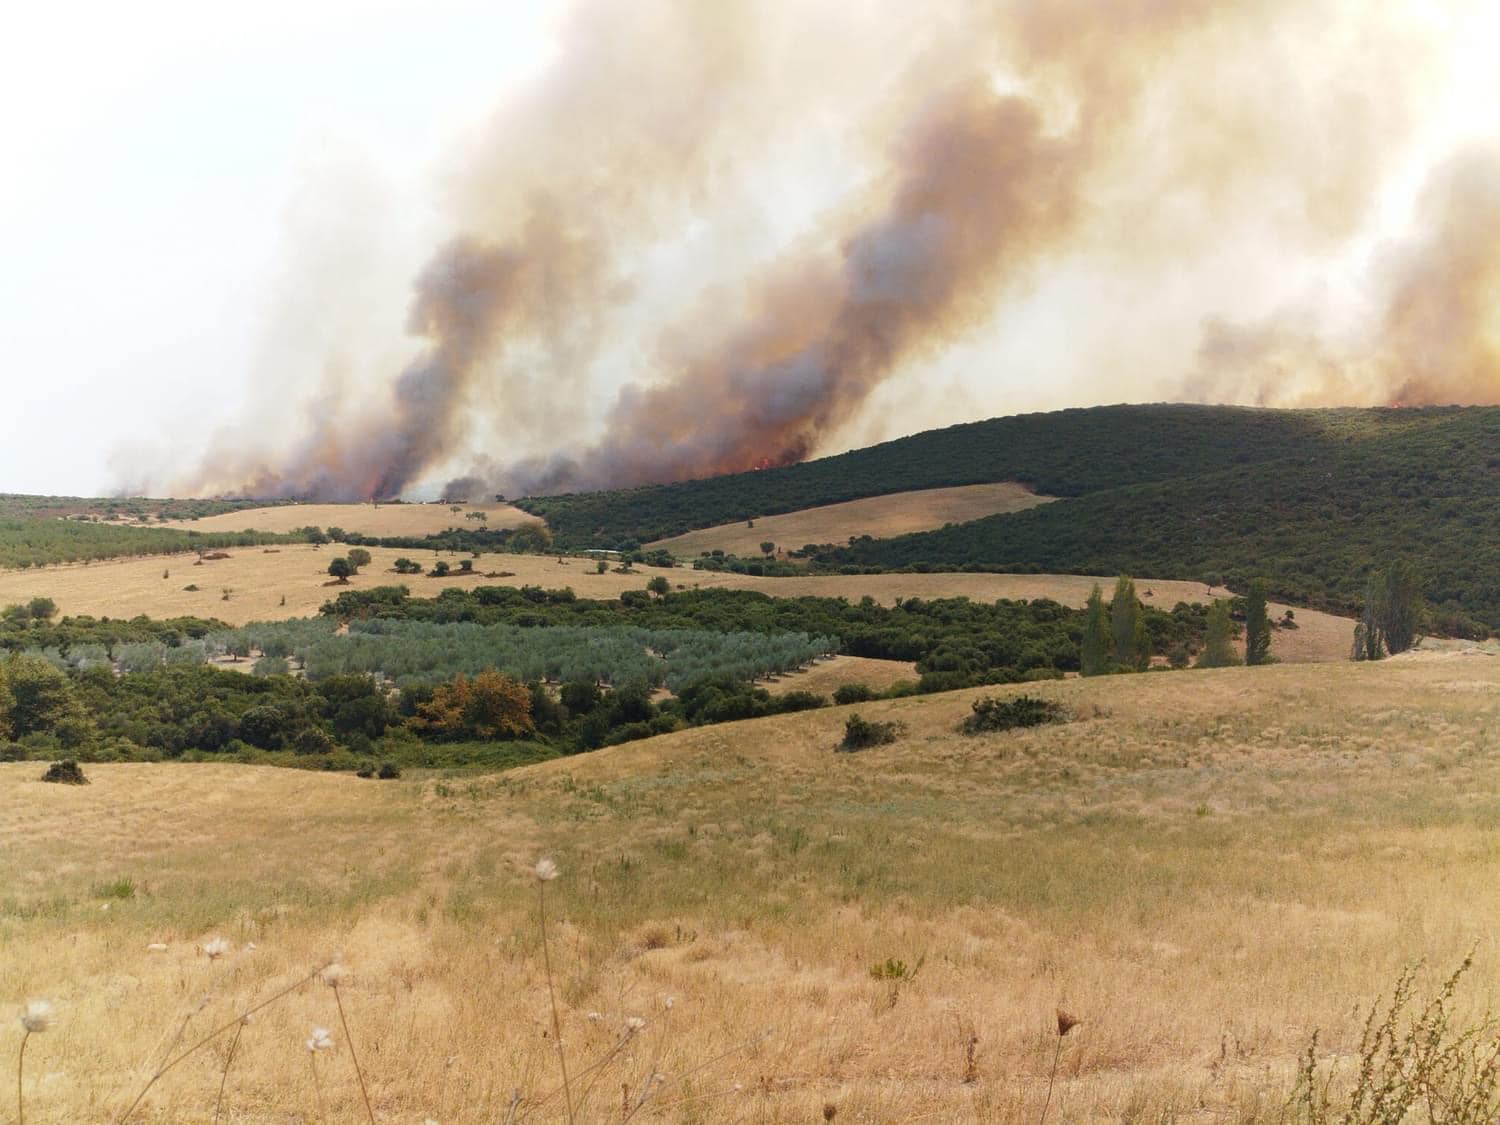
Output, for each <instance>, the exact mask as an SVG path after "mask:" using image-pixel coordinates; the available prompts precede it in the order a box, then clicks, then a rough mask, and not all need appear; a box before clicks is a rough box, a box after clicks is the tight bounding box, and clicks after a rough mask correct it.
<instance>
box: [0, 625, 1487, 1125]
mask: <svg viewBox="0 0 1500 1125" xmlns="http://www.w3.org/2000/svg"><path fill="white" fill-rule="evenodd" d="M1015 690H1019V689H998V693H999V694H1006V693H1008V692H1012V691H1015ZM1026 690H1027V691H1029V692H1032V693H1034V694H1041V695H1044V696H1046V697H1047V698H1050V699H1053V700H1057V701H1060V702H1062V703H1063V704H1065V705H1066V706H1067V707H1068V708H1069V709H1070V711H1071V713H1072V716H1073V718H1072V720H1071V721H1070V722H1068V723H1066V724H1064V725H1059V726H1053V727H1041V728H1034V729H1031V730H1027V731H1020V732H1014V731H1013V732H1009V733H1005V734H991V735H983V736H963V735H959V734H957V733H956V732H955V730H954V726H955V724H956V723H957V722H958V721H959V720H960V719H961V718H962V717H963V716H964V715H965V714H967V713H968V712H969V710H970V707H969V704H970V703H971V701H972V700H974V699H975V698H977V697H979V696H980V695H983V694H989V693H988V692H977V691H964V692H957V693H953V694H948V695H937V696H927V697H921V698H915V699H907V700H900V701H891V702H883V703H875V704H869V705H862V706H861V707H860V708H859V710H860V712H861V713H862V714H864V715H865V716H867V717H868V718H871V719H881V720H885V719H889V720H896V721H899V722H901V723H903V724H904V726H905V730H904V733H903V734H902V735H901V737H900V738H898V740H897V741H896V742H895V743H894V744H892V745H888V746H884V747H880V748H877V749H873V750H868V751H865V752H863V753H858V754H835V753H834V751H833V746H834V744H835V743H836V742H837V741H838V739H839V736H840V733H841V730H842V725H843V720H844V719H845V718H846V717H847V715H848V714H849V710H848V709H837V710H828V711H818V712H810V713H803V714H797V715H788V716H778V717H775V718H771V719H765V720H758V721H754V722H750V723H742V724H729V725H725V726H718V727H713V728H707V729H698V730H692V731H687V732H682V733H679V734H675V735H670V736H665V737H662V738H657V739H653V740H650V741H647V742H640V743H633V744H630V745H627V746H622V747H618V748H615V749H611V750H601V751H598V752H596V753H592V754H586V755H583V756H580V757H577V758H573V759H568V760H562V761H557V762H551V763H547V764H545V765H542V766H535V767H530V768H528V769H524V770H519V771H516V772H514V773H511V774H507V775H496V776H492V777H488V778H480V779H473V778H469V779H463V780H452V779H450V780H440V779H436V778H428V779H425V780H421V779H403V780H400V781H393V782H376V781H362V780H359V779H356V778H351V777H347V776H339V777H334V776H325V775H320V774H315V773H302V772H293V771H278V770H275V769H271V768H254V767H240V766H231V765H224V766H218V765H191V764H165V765H148V764H132V765H90V766H87V767H86V769H87V771H88V773H89V775H90V777H91V779H92V782H93V783H92V784H91V785H88V786H85V787H80V788H70V787H66V786H54V785H44V784H41V783H39V782H38V781H37V780H36V778H37V776H38V775H39V774H40V772H41V769H42V767H41V766H40V765H39V764H36V763H19V764H5V765H0V827H3V832H4V838H5V840H6V842H7V846H6V852H5V861H4V864H3V866H0V941H3V943H4V949H5V956H4V958H3V959H0V996H3V997H5V998H6V1001H7V1002H8V1003H11V1004H13V1005H19V1004H20V1003H21V1002H22V1001H24V1000H27V999H33V998H45V999H48V1000H50V1001H52V1002H53V1004H54V1005H55V1019H54V1022H53V1026H52V1027H51V1028H50V1029H49V1030H47V1031H46V1032H44V1033H41V1034H38V1035H35V1036H33V1037H32V1038H31V1041H30V1043H29V1047H28V1053H27V1055H26V1077H25V1089H24V1093H25V1101H26V1107H27V1120H28V1121H32V1122H44V1121H45V1122H78V1121H105V1120H112V1119H115V1118H116V1117H117V1115H118V1114H120V1113H121V1112H122V1111H123V1110H124V1109H125V1107H126V1106H127V1105H128V1104H129V1103H130V1101H131V1099H132V1098H133V1097H134V1096H135V1095H136V1093H137V1092H138V1091H139V1090H140V1089H141V1088H142V1087H143V1086H145V1084H146V1083H147V1080H148V1079H149V1077H150V1076H151V1074H152V1073H153V1072H154V1070H155V1068H156V1066H157V1064H158V1063H159V1061H160V1060H161V1059H163V1058H165V1057H167V1056H169V1055H171V1054H172V1052H173V1049H174V1047H175V1048H176V1049H181V1048H182V1047H184V1046H190V1045H191V1044H193V1043H194V1042H196V1041H197V1040H198V1039H199V1038H201V1037H202V1036H204V1035H205V1034H207V1033H208V1032H210V1031H212V1030H214V1029H215V1028H220V1027H223V1028H225V1029H226V1031H225V1033H224V1034H221V1035H220V1036H219V1037H217V1038H216V1039H214V1040H213V1041H212V1042H211V1043H210V1044H209V1045H207V1046H205V1047H204V1048H203V1049H201V1050H199V1051H197V1052H195V1053H193V1054H191V1055H189V1056H188V1057H187V1058H186V1059H185V1061H183V1062H182V1063H181V1064H180V1065H178V1066H176V1067H175V1068H174V1069H172V1070H171V1071H169V1072H168V1073H166V1074H165V1075H164V1076H163V1077H162V1078H161V1079H160V1080H159V1081H158V1082H156V1084H155V1085H154V1086H153V1087H152V1089H151V1092H150V1093H149V1095H148V1096H147V1097H146V1099H145V1100H144V1101H143V1102H142V1107H141V1109H140V1110H138V1111H137V1114H136V1116H135V1117H134V1118H133V1120H140V1121H152V1122H180V1121H205V1120H209V1119H211V1117H212V1113H213V1110H214V1105H215V1101H216V1098H217V1096H218V1091H219V1088H220V1084H221V1082H222V1083H223V1089H224V1093H223V1098H224V1102H223V1105H224V1117H223V1120H226V1121H236V1122H272V1121H276V1122H283V1121H308V1120H313V1119H314V1118H316V1119H317V1120H329V1121H332V1120H337V1121H353V1120H361V1119H363V1109H362V1101H361V1094H360V1088H359V1084H358V1081H357V1078H356V1072H355V1068H354V1061H355V1059H356V1058H357V1059H358V1062H359V1065H360V1066H361V1068H362V1070H363V1075H364V1079H365V1082H366V1084H367V1087H368V1093H369V1097H370V1100H371V1103H372V1104H373V1106H374V1108H375V1112H376V1114H377V1119H379V1120H382V1121H393V1122H395V1121H411V1122H420V1121H422V1120H424V1119H427V1118H430V1119H432V1120H435V1121H440V1122H444V1123H448V1125H451V1123H458V1122H495V1121H501V1120H510V1121H534V1122H541V1121H559V1120H562V1119H563V1118H564V1117H565V1100H567V1101H571V1103H572V1109H573V1113H574V1115H575V1116H576V1119H577V1120H579V1121H591V1122H592V1121H615V1120H620V1119H621V1118H622V1117H624V1118H627V1119H631V1120H655V1121H666V1122H704V1121H714V1122H809V1121H815V1120H822V1119H823V1117H822V1115H823V1113H824V1110H823V1107H824V1106H825V1105H828V1106H832V1107H834V1112H835V1115H836V1120H837V1121H839V1122H847V1121H853V1122H882V1123H884V1122H912V1121H943V1122H980V1121H984V1122H992V1121H1036V1120H1037V1119H1038V1117H1039V1116H1040V1113H1041V1109H1042V1104H1043V1101H1044V1099H1045V1097H1046V1090H1047V1079H1048V1074H1049V1071H1050V1069H1051V1066H1052V1062H1053V1057H1054V1052H1055V1050H1056V1048H1057V1045H1058V1042H1059V1040H1058V1035H1057V1023H1056V1015H1055V1013H1056V1011H1057V1009H1058V1008H1059V1007H1061V1008H1063V1009H1064V1010H1065V1011H1067V1012H1068V1013H1070V1014H1071V1015H1072V1016H1073V1017H1076V1018H1077V1019H1078V1020H1080V1021H1081V1022H1080V1023H1079V1024H1078V1026H1077V1027H1076V1028H1074V1029H1073V1030H1072V1031H1071V1032H1070V1033H1069V1035H1068V1036H1067V1037H1066V1039H1064V1040H1062V1041H1061V1050H1060V1053H1059V1054H1058V1059H1059V1061H1058V1070H1057V1080H1056V1089H1055V1090H1054V1091H1053V1093H1052V1095H1051V1106H1050V1111H1051V1114H1052V1117H1051V1120H1054V1121H1119V1120H1127V1119H1128V1120H1136V1121H1160V1120H1169V1119H1170V1120H1178V1121H1203V1122H1209V1121H1224V1120H1240V1121H1273V1120H1282V1119H1283V1117H1282V1111H1283V1107H1284V1105H1285V1101H1286V1098H1287V1095H1288V1092H1289V1090H1290V1088H1291V1084H1292V1080H1293V1076H1294V1063H1295V1058H1296V1056H1297V1054H1298V1053H1299V1052H1300V1051H1302V1050H1303V1049H1304V1048H1305V1047H1306V1045H1307V1043H1308V1041H1309V1038H1310V1036H1311V1035H1312V1033H1313V1031H1314V1030H1315V1029H1316V1030H1319V1031H1320V1036H1321V1037H1320V1044H1321V1047H1320V1051H1322V1052H1334V1053H1341V1054H1342V1055H1343V1057H1344V1058H1345V1063H1344V1073H1347V1072H1348V1070H1349V1067H1350V1064H1349V1062H1348V1055H1347V1053H1348V1052H1349V1051H1350V1050H1351V1048H1352V1045H1353V1044H1354V1043H1355V1042H1356V1041H1357V1038H1358V1033H1359V1026H1360V1022H1361V1014H1362V1008H1364V1007H1365V1006H1368V1005H1369V1004H1370V1003H1371V1002H1372V1001H1374V1000H1375V999H1376V998H1377V996H1379V995H1380V994H1381V993H1382V992H1384V991H1385V990H1387V989H1388V988H1389V987H1390V986H1391V984H1392V983H1393V982H1394V980H1395V978H1396V975H1397V973H1398V972H1399V971H1400V969H1401V968H1402V966H1404V965H1406V964H1407V963H1409V962H1412V961H1414V960H1416V959H1419V958H1426V959H1427V960H1428V963H1429V964H1430V965H1431V966H1432V972H1433V973H1438V972H1441V971H1444V970H1447V969H1449V968H1451V967H1453V966H1455V965H1457V964H1458V963H1459V961H1460V960H1461V959H1462V958H1463V956H1464V955H1465V954H1466V953H1467V952H1468V951H1469V950H1471V949H1475V950H1476V957H1477V964H1476V968H1475V970H1474V972H1473V973H1472V974H1470V976H1468V977H1466V978H1465V979H1464V981H1463V983H1462V985H1461V988H1460V993H1459V1001H1458V1003H1457V1005H1456V1007H1455V1009H1454V1019H1455V1020H1460V1021H1461V1020H1464V1019H1467V1018H1469V1017H1470V1016H1471V1015H1472V1014H1473V1012H1474V1011H1476V1010H1477V1009H1478V1008H1481V1007H1483V1006H1484V1005H1486V1004H1490V1003H1493V1001H1494V1000H1495V999H1496V994H1497V991H1500V990H1497V987H1496V986H1495V984H1494V981H1495V980H1496V978H1497V972H1500V950H1497V949H1496V947H1495V944H1494V941H1493V937H1492V934H1491V924H1490V919H1492V918H1493V917H1494V916H1495V914H1496V912H1497V910H1500V890H1497V887H1500V849H1497V846H1496V843H1495V840H1496V838H1497V837H1496V828H1497V826H1500V741H1497V734H1496V732H1495V730H1494V728H1493V724H1491V723H1490V721H1489V720H1490V717H1491V716H1492V715H1493V713H1494V709H1495V706H1496V702H1497V700H1500V664H1497V663H1496V662H1495V661H1494V660H1493V659H1490V658H1486V657H1477V656H1462V655H1450V654H1428V655H1424V654H1418V655H1415V656H1412V657H1408V658H1403V659H1400V660H1392V661H1387V662H1384V663H1381V664H1375V665H1353V664H1343V665H1325V666H1318V667H1302V668H1290V667H1270V668H1257V669H1245V668H1236V669H1225V670H1221V671H1214V672H1188V673H1180V674H1173V675H1146V676H1129V677H1112V678H1107V679H1102V680H1092V681H1086V680H1070V681H1066V682H1053V683H1047V684H1039V685H1030V686H1028V688H1027V689H1026ZM1393 701H1399V704H1394V703H1393ZM541 856H547V857H551V858H552V859H554V860H555V862H556V864H557V866H558V868H559V870H560V874H559V875H558V877H557V878H556V879H555V880H553V881H549V882H547V883H545V885H544V886H543V885H539V883H538V880H537V879H536V877H535V875H534V874H533V871H532V868H533V865H534V864H535V863H536V861H537V859H538V857H541ZM543 891H544V892H545V895H546V927H547V928H546V935H547V939H548V941H547V945H546V947H545V952H546V955H547V958H550V965H551V981H552V986H553V989H554V991H555V996H556V1002H557V1007H558V1014H559V1019H560V1023H561V1027H562V1040H561V1042H562V1047H563V1049H564V1052H565V1057H566V1060H567V1064H568V1068H569V1075H570V1082H569V1086H568V1092H567V1094H564V1093H563V1092H562V1085H561V1080H560V1071H559V1059H558V1056H557V1045H558V1043H557V1040H556V1039H554V1038H553V1036H552V1035H551V1031H550V1029H551V1026H552V1018H553V1017H552V1008H551V1004H550V1002H549V994H548V972H547V969H546V964H547V959H546V958H544V947H543V944H542V941H541V933H542V931H541V927H540V920H539V906H540V902H539V894H540V893H542V892H543ZM220 937H222V938H223V939H225V940H226V941H227V942H228V943H229V950H228V951H227V952H226V953H225V954H224V955H223V956H221V957H217V958H210V957H209V956H207V955H206V954H205V953H204V952H202V948H203V947H205V946H206V945H207V943H209V942H210V941H211V940H212V939H214V938H220ZM252 943H253V946H254V948H252V947H251V946H252ZM208 948H215V947H212V946H208ZM334 951H342V961H343V964H344V965H345V966H346V970H347V975H346V976H345V977H344V978H343V979H342V980H341V981H340V985H339V989H338V993H337V994H335V993H334V991H333V990H332V989H331V988H330V987H329V986H328V985H325V984H323V983H321V982H319V981H316V980H312V981H307V982H306V983H304V984H302V986H301V987H300V988H296V989H294V990H293V991H292V992H291V993H290V994H289V995H288V996H287V997H285V998H284V999H282V1000H279V1001H277V1002H276V1003H273V1004H271V1005H270V1006H268V1007H266V1008H265V1009H264V1010H262V1011H260V1012H258V1013H257V1014H256V1016H255V1017H254V1019H253V1021H252V1022H251V1023H250V1024H248V1025H247V1026H245V1027H244V1028H243V1031H242V1032H241V1033H240V1036H239V1040H238V1043H237V1044H236V1047H235V1051H234V1055H233V1060H232V1066H230V1067H229V1069H228V1072H227V1078H226V1077H225V1064H226V1061H227V1060H228V1056H229V1052H230V1042H231V1037H232V1036H233V1034H234V1028H235V1026H236V1024H235V1020H236V1017H237V1015H238V1013H239V1012H241V1011H243V1010H245V1009H246V1008H247V1007H249V1006H251V1005H255V1004H258V1003H261V1002H263V1001H265V1000H268V999H270V998H272V997H274V996H276V995H277V993H278V992H279V991H280V990H282V989H284V988H287V987H288V986H290V985H293V984H295V983H296V982H298V981H299V980H302V979H303V978H304V977H305V976H306V975H307V974H309V973H310V972H312V971H313V970H314V969H315V968H317V967H318V966H319V965H321V964H323V963H324V962H325V961H326V960H328V959H329V958H331V957H332V955H333V953H334ZM1429 975H1430V974H1429ZM1427 979H1428V977H1424V978H1423V980H1424V982H1425V981H1426V980H1427ZM336 1001H341V1002H342V1005H343V1009H344V1015H345V1016H346V1017H347V1028H346V1027H345V1025H344V1022H343V1021H342V1020H341V1018H340V1014H339V1009H338V1007H337V1006H336ZM633 1020H640V1021H643V1023H641V1024H640V1025H636V1024H634V1023H633V1022H632V1021H633ZM184 1024H185V1026H184ZM314 1026H317V1027H323V1028H327V1029H329V1030H330V1034H331V1038H332V1040H333V1046H332V1047H331V1048H330V1049H328V1050H326V1051H319V1052H317V1053H316V1055H315V1056H313V1055H311V1054H310V1052H309V1051H308V1050H307V1049H306V1047H305V1046H304V1041H305V1040H307V1039H308V1038H309V1037H310V1035H311V1031H310V1029H311V1028H313V1027H314ZM20 1037H21V1028H20V1025H19V1023H17V1022H16V1021H15V1020H13V1019H11V1020H7V1021H6V1022H5V1024H4V1030H3V1031H0V1050H4V1051H5V1052H7V1053H9V1054H10V1055H11V1057H12V1058H14V1051H15V1050H16V1047H17V1044H18V1042H19V1040H20ZM314 1065H315V1066H316V1085H315V1078H314V1071H313V1067H314ZM320 1102H321V1109H320ZM622 1107H623V1111H622Z"/></svg>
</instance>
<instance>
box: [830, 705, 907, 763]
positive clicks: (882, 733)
mask: <svg viewBox="0 0 1500 1125" xmlns="http://www.w3.org/2000/svg"><path fill="white" fill-rule="evenodd" d="M905 730H906V728H905V727H904V726H902V725H901V724H900V723H897V722H888V723H882V722H869V721H867V720H865V719H862V718H860V717H859V714H858V713H857V712H856V713H855V714H853V715H850V716H849V718H848V720H847V721H846V722H845V723H844V741H842V742H840V743H839V744H838V749H839V750H841V751H843V752H845V753H848V752H852V751H854V750H868V749H869V748H870V747H872V746H884V745H886V744H887V743H891V742H895V741H896V739H897V738H899V737H900V736H901V735H902V734H903V733H904V732H905Z"/></svg>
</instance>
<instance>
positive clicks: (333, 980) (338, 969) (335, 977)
mask: <svg viewBox="0 0 1500 1125" xmlns="http://www.w3.org/2000/svg"><path fill="white" fill-rule="evenodd" d="M346 972H347V970H346V969H345V968H344V966H342V965H340V964H339V963H338V962H337V961H333V962H330V963H329V964H327V965H325V966H323V972H322V973H321V974H320V975H321V976H322V978H323V983H324V984H328V985H332V986H333V987H334V988H337V987H338V986H339V982H340V981H342V980H343V979H344V976H345V974H346Z"/></svg>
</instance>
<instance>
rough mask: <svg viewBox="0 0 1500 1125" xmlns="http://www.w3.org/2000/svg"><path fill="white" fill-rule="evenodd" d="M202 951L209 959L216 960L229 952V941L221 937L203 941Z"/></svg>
mask: <svg viewBox="0 0 1500 1125" xmlns="http://www.w3.org/2000/svg"><path fill="white" fill-rule="evenodd" d="M203 952H204V954H205V955H206V956H207V957H208V959H209V960H210V961H217V960H218V959H219V958H220V957H222V956H224V954H226V953H228V952H229V943H228V942H227V941H225V940H224V939H223V938H221V937H216V938H214V939H213V941H210V942H206V943H204V946H203Z"/></svg>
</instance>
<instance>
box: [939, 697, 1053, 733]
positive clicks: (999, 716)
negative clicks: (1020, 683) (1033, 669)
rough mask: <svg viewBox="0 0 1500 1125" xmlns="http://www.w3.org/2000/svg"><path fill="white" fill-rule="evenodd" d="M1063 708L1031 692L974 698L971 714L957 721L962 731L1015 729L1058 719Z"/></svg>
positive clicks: (978, 731)
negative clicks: (1006, 696)
mask: <svg viewBox="0 0 1500 1125" xmlns="http://www.w3.org/2000/svg"><path fill="white" fill-rule="evenodd" d="M1066 718H1067V712H1066V711H1064V710H1063V706H1062V704H1060V703H1054V702H1053V701H1052V700H1050V699H1037V698H1036V697H1035V696H1031V695H1018V696H1016V697H1015V698H1014V699H992V698H986V699H976V700H975V701H974V707H973V714H971V715H970V716H969V717H968V718H966V719H964V721H963V722H961V723H959V724H958V729H959V730H960V731H962V732H963V733H964V734H980V733H982V732H984V731H996V730H1015V729H1016V728H1017V727H1039V726H1042V725H1043V724H1045V723H1060V722H1062V721H1063V720H1064V719H1066Z"/></svg>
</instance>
